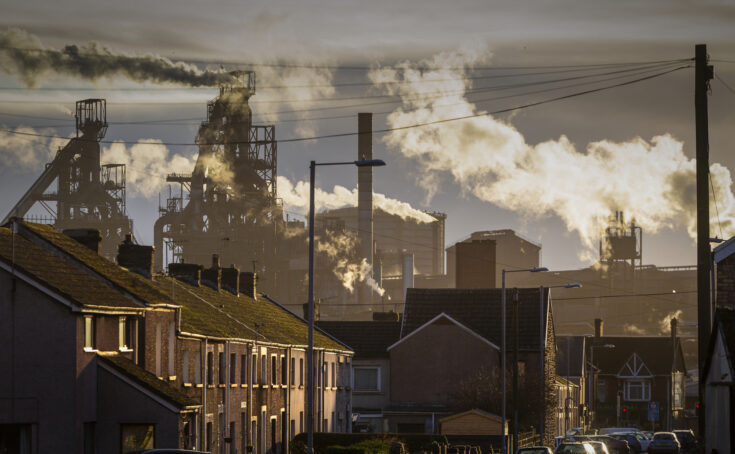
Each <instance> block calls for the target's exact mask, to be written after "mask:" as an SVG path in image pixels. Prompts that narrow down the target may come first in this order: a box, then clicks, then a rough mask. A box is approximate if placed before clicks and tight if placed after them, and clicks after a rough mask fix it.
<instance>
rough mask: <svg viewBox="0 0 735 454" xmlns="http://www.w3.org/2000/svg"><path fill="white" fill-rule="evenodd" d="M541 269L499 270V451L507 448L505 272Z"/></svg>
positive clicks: (542, 268)
mask: <svg viewBox="0 0 735 454" xmlns="http://www.w3.org/2000/svg"><path fill="white" fill-rule="evenodd" d="M541 271H549V269H548V268H546V267H533V268H528V269H523V270H505V269H504V270H503V271H502V272H501V282H502V290H501V293H500V320H501V325H500V326H501V329H500V337H501V344H500V346H501V348H500V368H501V369H502V370H501V377H502V379H501V381H500V386H501V387H502V393H501V396H502V399H501V400H502V404H501V418H502V420H501V421H502V425H501V431H502V432H503V444H502V447H501V453H502V454H506V452H507V450H506V448H507V446H506V444H507V436H506V433H505V432H506V430H505V424H506V419H505V401H506V392H505V354H506V345H505V344H506V341H505V318H506V317H505V273H521V272H527V273H538V272H541Z"/></svg>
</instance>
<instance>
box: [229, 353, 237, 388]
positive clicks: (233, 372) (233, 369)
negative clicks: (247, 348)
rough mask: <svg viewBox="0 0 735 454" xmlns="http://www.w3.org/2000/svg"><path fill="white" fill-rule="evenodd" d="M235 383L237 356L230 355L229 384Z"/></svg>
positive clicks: (234, 354)
mask: <svg viewBox="0 0 735 454" xmlns="http://www.w3.org/2000/svg"><path fill="white" fill-rule="evenodd" d="M232 383H237V354H236V353H230V384H232Z"/></svg>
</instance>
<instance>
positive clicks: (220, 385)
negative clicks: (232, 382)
mask: <svg viewBox="0 0 735 454" xmlns="http://www.w3.org/2000/svg"><path fill="white" fill-rule="evenodd" d="M217 386H218V387H220V388H224V387H225V384H224V383H220V384H219V385H217Z"/></svg>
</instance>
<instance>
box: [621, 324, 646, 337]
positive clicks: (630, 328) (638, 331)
mask: <svg viewBox="0 0 735 454" xmlns="http://www.w3.org/2000/svg"><path fill="white" fill-rule="evenodd" d="M623 332H624V333H625V334H627V335H632V336H644V335H645V334H646V330H645V329H643V328H639V327H638V326H636V325H634V324H632V323H626V324H625V325H623Z"/></svg>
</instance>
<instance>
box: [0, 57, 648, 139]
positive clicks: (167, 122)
mask: <svg viewBox="0 0 735 454" xmlns="http://www.w3.org/2000/svg"><path fill="white" fill-rule="evenodd" d="M655 70H658V68H656V69H655ZM651 71H652V70H651V69H646V70H644V71H640V72H639V73H637V74H645V73H649V72H651ZM628 76H630V75H625V76H620V75H618V76H614V77H608V78H604V79H600V80H595V81H589V82H583V83H574V84H567V85H562V86H559V87H550V88H543V89H539V90H532V91H525V92H521V93H513V94H509V95H504V96H494V97H491V98H483V99H476V100H471V102H472V103H473V104H480V103H484V102H489V101H497V100H502V99H509V98H514V97H519V96H526V95H530V94H538V93H546V92H550V91H557V90H563V89H566V88H575V87H580V86H584V85H592V84H597V83H602V82H608V81H612V80H619V79H623V78H625V77H628ZM443 95H446V93H444V94H442V95H440V96H443ZM474 95H476V93H469V96H474ZM421 99H426V98H421ZM429 99H431V98H429ZM468 101H470V100H468ZM0 102H2V101H0ZM396 102H402V101H387V102H378V103H360V104H352V105H348V106H330V107H319V108H309V109H298V110H285V111H275V112H257V111H256V112H254V114H255V115H256V116H258V117H267V116H272V115H282V114H290V113H303V112H311V111H317V110H340V109H346V108H351V107H366V106H372V105H378V104H381V105H382V104H394V103H396ZM460 104H464V103H452V104H443V105H441V106H438V107H439V108H446V107H453V106H457V105H460ZM391 112H393V110H388V111H382V112H373V115H387V114H389V113H391ZM0 115H8V116H18V117H24V118H33V117H32V116H30V115H17V114H12V113H5V112H0ZM353 116H354V115H353V114H347V115H332V116H326V117H313V118H308V117H305V118H290V119H279V120H278V122H279V123H287V122H297V121H315V120H334V119H340V118H352V117H353ZM38 118H42V119H51V118H48V117H38ZM58 120H59V121H61V119H58ZM201 121H202V119H201V117H198V118H182V119H158V120H140V121H129V122H112V121H111V123H114V124H115V125H118V126H119V125H142V124H153V123H156V124H162V125H182V124H187V125H188V124H192V123H200V122H201ZM180 122H186V123H180ZM49 127H53V125H52V126H49Z"/></svg>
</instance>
